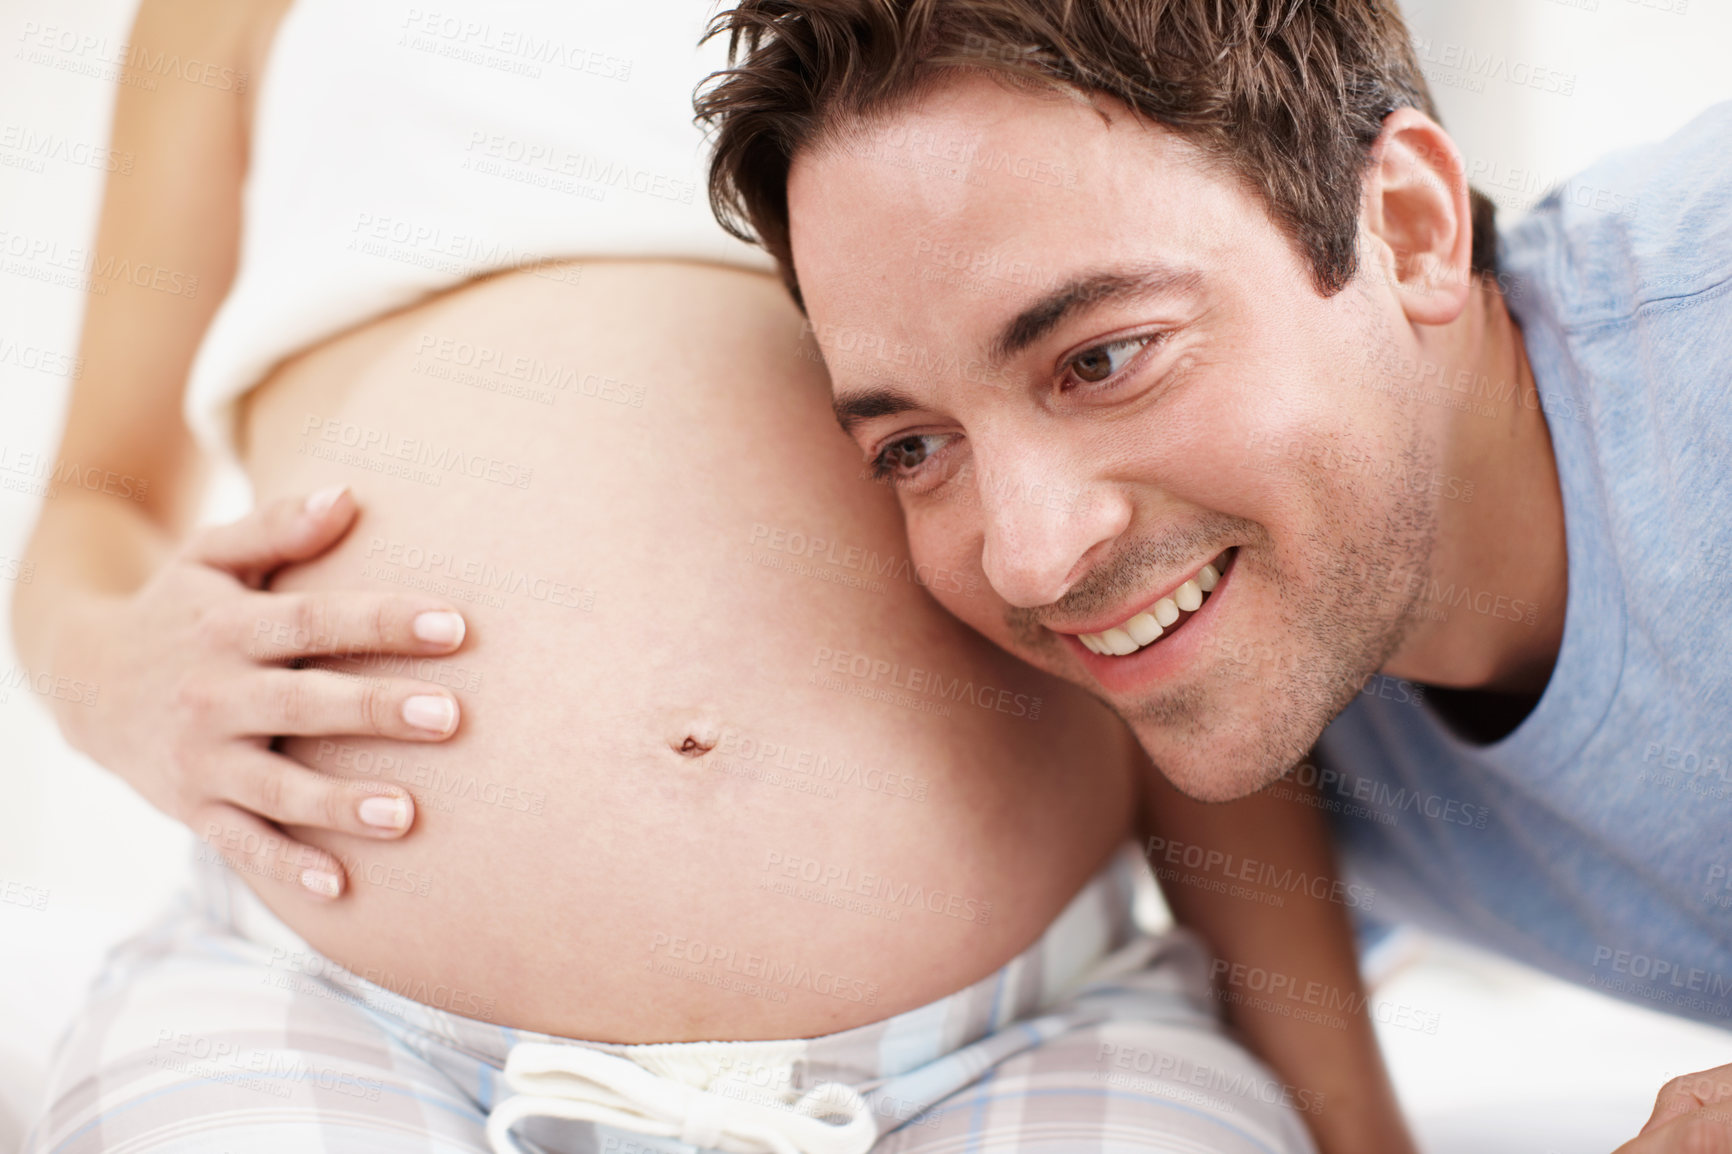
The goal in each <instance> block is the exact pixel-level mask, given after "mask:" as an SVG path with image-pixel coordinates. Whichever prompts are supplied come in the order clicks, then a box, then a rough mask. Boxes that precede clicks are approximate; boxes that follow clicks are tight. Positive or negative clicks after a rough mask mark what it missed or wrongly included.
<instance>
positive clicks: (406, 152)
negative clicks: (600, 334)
mask: <svg viewBox="0 0 1732 1154" xmlns="http://www.w3.org/2000/svg"><path fill="white" fill-rule="evenodd" d="M715 6H716V5H715V0H440V2H439V3H438V4H437V6H436V7H434V6H429V7H426V8H423V7H420V6H419V5H408V4H392V3H382V2H378V0H297V2H296V3H295V5H294V6H293V7H292V8H291V9H290V10H289V11H288V13H287V14H286V15H285V16H284V18H283V21H282V24H281V25H280V27H279V29H278V31H277V34H276V39H275V41H274V42H273V44H272V46H271V51H270V57H269V60H268V63H267V66H266V68H265V73H264V78H263V82H262V86H261V88H260V89H259V91H258V94H257V104H256V108H255V113H254V118H255V120H254V128H253V133H252V140H253V150H252V156H251V158H250V163H249V168H248V172H247V178H246V185H245V191H244V216H243V225H242V236H241V245H240V262H239V267H238V269H237V271H236V279H235V283H234V285H233V287H232V288H231V289H230V291H229V294H228V297H227V298H226V299H225V300H224V301H223V303H222V305H221V307H220V308H219V309H218V311H217V314H216V316H215V318H214V319H213V321H212V323H211V327H210V330H209V332H208V333H206V335H205V339H204V341H203V343H202V344H201V345H200V347H199V351H198V355H197V357H196V358H195V360H194V362H193V367H192V373H191V376H190V379H189V381H188V385H187V393H186V418H187V422H188V424H189V425H190V426H191V427H192V429H193V431H194V433H195V434H196V435H197V436H198V438H199V441H200V443H201V444H203V445H204V446H205V447H206V448H208V449H211V450H212V451H215V452H218V453H219V454H223V455H225V456H230V455H232V452H233V445H234V436H235V402H236V401H237V400H238V399H239V398H240V397H241V396H243V395H244V394H245V393H246V392H247V390H249V389H250V388H252V387H253V386H254V385H255V384H257V383H258V382H259V380H261V379H262V378H263V377H264V376H265V374H267V373H268V372H269V371H270V369H271V368H272V367H273V366H274V365H276V363H277V362H278V361H280V360H282V359H284V358H285V357H287V356H289V355H291V354H293V353H295V352H298V351H300V350H302V349H305V348H307V347H309V346H311V345H314V344H316V343H318V342H320V341H322V340H324V339H326V338H328V337H331V336H334V335H335V334H337V333H340V332H342V331H343V330H345V329H349V328H352V327H354V326H355V325H357V324H359V323H361V322H363V321H365V320H367V319H369V318H371V317H374V316H378V315H380V314H382V313H385V312H388V311H391V310H393V309H397V308H400V307H402V306H404V305H407V304H410V303H413V302H414V301H416V300H417V299H419V298H421V297H424V296H426V295H428V294H429V293H432V292H436V291H438V290H442V289H446V288H449V287H452V286H454V285H457V284H461V283H462V282H464V281H466V280H469V279H471V278H473V277H475V276H477V275H480V274H483V273H487V272H491V271H494V270H498V269H502V268H510V267H513V266H517V265H523V264H530V263H534V262H536V261H539V260H543V259H548V258H563V257H607V256H635V257H648V256H664V257H672V258H685V259H692V260H703V261H719V262H723V263H728V264H737V265H743V266H746V267H749V268H755V269H766V270H767V269H769V268H771V262H770V261H769V259H768V258H767V257H766V256H765V255H764V254H763V253H762V252H761V251H760V250H758V249H755V248H752V247H751V246H748V245H746V244H743V243H741V242H740V241H737V240H735V239H733V238H732V237H730V236H728V235H727V234H726V233H725V232H723V231H722V230H721V228H720V226H718V225H717V224H716V223H715V221H714V220H713V219H712V218H711V216H710V212H709V204H708V198H707V194H706V189H705V185H704V174H705V164H704V159H705V154H706V150H705V145H704V141H703V136H702V134H701V133H700V132H699V130H698V129H697V128H696V127H695V126H694V125H693V124H692V108H691V102H692V90H693V88H694V87H695V86H696V85H697V83H698V82H699V81H700V80H702V79H703V78H704V77H705V76H707V75H708V74H709V73H711V72H713V71H715V70H717V69H719V68H721V67H723V66H724V65H725V51H726V46H725V44H723V43H721V42H715V43H712V44H710V45H707V46H705V47H704V48H703V49H701V50H700V49H699V48H698V38H699V36H700V34H701V32H702V29H703V26H704V22H705V19H706V18H707V17H708V16H709V15H710V13H711V10H712V9H713V8H714V7H715Z"/></svg>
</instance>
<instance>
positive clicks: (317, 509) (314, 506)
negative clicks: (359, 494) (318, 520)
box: [307, 485, 349, 517]
mask: <svg viewBox="0 0 1732 1154" xmlns="http://www.w3.org/2000/svg"><path fill="white" fill-rule="evenodd" d="M348 491H349V486H347V485H332V486H331V487H330V488H329V489H320V490H319V491H318V492H317V493H314V494H313V495H312V496H311V497H308V498H307V515H308V516H309V517H323V516H324V515H325V514H326V513H329V512H330V511H331V506H332V505H335V504H336V503H337V499H338V498H339V497H341V496H342V495H343V494H344V493H347V492H348Z"/></svg>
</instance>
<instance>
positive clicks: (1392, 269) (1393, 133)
mask: <svg viewBox="0 0 1732 1154" xmlns="http://www.w3.org/2000/svg"><path fill="white" fill-rule="evenodd" d="M1361 213H1362V215H1361V228H1362V230H1363V232H1364V233H1365V234H1366V235H1365V236H1364V241H1365V245H1366V248H1367V250H1368V251H1366V252H1364V254H1363V255H1364V256H1365V257H1366V258H1367V260H1369V261H1372V262H1375V264H1376V265H1377V267H1378V268H1380V269H1381V270H1382V272H1383V275H1384V277H1385V279H1386V280H1387V281H1388V283H1389V286H1390V288H1391V289H1392V290H1393V291H1394V293H1395V295H1396V297H1397V299H1398V300H1399V301H1400V302H1401V308H1402V311H1403V312H1405V313H1406V314H1407V319H1408V320H1410V321H1412V322H1413V323H1415V324H1422V325H1441V324H1448V323H1449V322H1450V321H1453V320H1454V319H1455V318H1456V317H1457V316H1459V315H1460V314H1461V310H1462V308H1463V307H1464V306H1465V305H1466V304H1467V295H1468V288H1469V287H1470V286H1471V283H1472V279H1473V276H1472V271H1471V268H1472V257H1473V222H1472V215H1471V209H1470V207H1469V204H1468V196H1467V173H1466V171H1465V169H1464V167H1463V165H1462V160H1461V153H1460V151H1459V150H1457V148H1456V147H1455V141H1453V140H1451V139H1450V138H1449V134H1448V133H1447V132H1445V131H1444V130H1443V128H1442V127H1441V126H1440V125H1439V124H1438V123H1437V121H1435V120H1433V119H1431V117H1429V116H1427V115H1425V113H1423V112H1420V111H1419V110H1418V109H1416V108H1398V109H1396V110H1395V111H1394V112H1392V113H1390V114H1389V115H1388V116H1387V117H1385V118H1384V120H1383V131H1382V132H1380V133H1379V134H1378V136H1377V142H1376V143H1375V144H1373V145H1372V147H1371V164H1370V167H1369V168H1368V169H1367V170H1366V174H1365V199H1364V204H1363V206H1362V210H1361Z"/></svg>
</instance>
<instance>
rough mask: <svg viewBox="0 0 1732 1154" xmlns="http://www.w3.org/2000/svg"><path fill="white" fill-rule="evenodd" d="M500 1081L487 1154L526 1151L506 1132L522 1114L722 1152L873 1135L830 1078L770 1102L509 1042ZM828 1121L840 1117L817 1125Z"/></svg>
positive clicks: (861, 1145)
mask: <svg viewBox="0 0 1732 1154" xmlns="http://www.w3.org/2000/svg"><path fill="white" fill-rule="evenodd" d="M504 1077H505V1083H506V1085H508V1086H510V1087H511V1089H512V1090H514V1091H516V1093H514V1094H513V1095H512V1096H511V1097H509V1098H506V1099H505V1100H504V1101H502V1102H500V1103H498V1104H497V1105H496V1106H494V1108H493V1112H492V1113H491V1114H490V1115H488V1118H487V1142H488V1144H489V1145H490V1146H492V1147H493V1151H494V1154H526V1151H525V1150H524V1148H523V1147H522V1146H521V1145H519V1144H518V1142H517V1140H516V1139H515V1138H513V1137H512V1136H511V1127H512V1126H514V1125H516V1124H517V1123H518V1122H519V1121H521V1120H523V1119H524V1118H564V1119H568V1120H571V1121H578V1122H599V1123H602V1124H603V1125H608V1126H617V1127H619V1128H620V1129H622V1130H628V1131H632V1132H634V1133H638V1134H648V1135H652V1136H655V1137H662V1138H677V1139H679V1140H680V1141H681V1142H686V1143H690V1144H691V1145H693V1146H699V1147H705V1148H709V1149H715V1150H725V1151H728V1154H865V1152H866V1151H867V1150H869V1149H871V1147H872V1143H873V1142H875V1141H877V1139H878V1127H877V1126H876V1125H875V1124H874V1123H873V1121H872V1112H871V1109H870V1108H869V1107H868V1106H867V1105H866V1101H865V1099H863V1098H861V1097H860V1095H859V1094H858V1093H856V1092H855V1090H854V1088H853V1087H851V1086H845V1085H843V1084H842V1083H840V1082H824V1083H822V1084H820V1085H817V1086H814V1087H813V1088H812V1089H811V1090H809V1091H807V1092H806V1094H805V1095H804V1096H803V1097H801V1098H800V1099H799V1100H798V1101H797V1102H789V1103H788V1104H787V1105H785V1106H772V1105H765V1104H762V1103H758V1102H747V1101H741V1100H739V1099H737V1098H731V1097H727V1096H725V1095H722V1094H718V1093H716V1092H714V1091H713V1090H700V1089H698V1088H697V1087H695V1086H689V1085H686V1084H685V1083H683V1082H676V1081H674V1080H673V1079H671V1078H664V1077H662V1076H660V1075H658V1074H652V1073H651V1072H650V1071H648V1070H646V1069H644V1068H643V1067H642V1066H640V1065H638V1064H637V1063H636V1062H632V1061H630V1060H628V1059H625V1058H618V1057H615V1056H614V1055H612V1054H604V1053H602V1052H601V1051H600V1050H591V1049H589V1048H587V1047H584V1046H559V1045H553V1044H549V1043H542V1042H522V1043H519V1044H518V1045H516V1046H513V1047H512V1049H511V1054H510V1055H509V1056H508V1057H507V1058H506V1059H505V1075H504ZM832 1116H841V1117H844V1118H846V1121H845V1122H841V1123H834V1122H825V1121H821V1119H823V1118H826V1117H832Z"/></svg>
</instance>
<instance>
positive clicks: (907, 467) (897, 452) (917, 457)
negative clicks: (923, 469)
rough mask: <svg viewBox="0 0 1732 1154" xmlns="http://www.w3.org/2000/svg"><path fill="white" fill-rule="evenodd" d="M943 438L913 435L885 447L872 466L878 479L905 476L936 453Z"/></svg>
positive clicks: (931, 435)
mask: <svg viewBox="0 0 1732 1154" xmlns="http://www.w3.org/2000/svg"><path fill="white" fill-rule="evenodd" d="M943 442H944V438H943V437H942V436H940V435H938V434H936V433H915V434H913V435H911V436H907V437H900V438H898V439H896V440H894V441H891V442H890V443H889V444H888V445H885V446H884V448H883V449H882V450H880V451H879V453H878V459H877V460H875V461H874V462H873V463H872V465H873V469H872V471H873V472H874V473H875V474H877V476H878V477H880V478H886V477H891V478H894V477H896V476H906V475H907V474H909V473H911V472H913V471H914V470H915V469H918V468H919V467H920V466H921V465H923V464H925V463H926V459H927V458H928V457H930V456H931V455H932V454H933V453H935V452H937V451H938V449H939V447H940V446H941V445H942V444H943Z"/></svg>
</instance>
